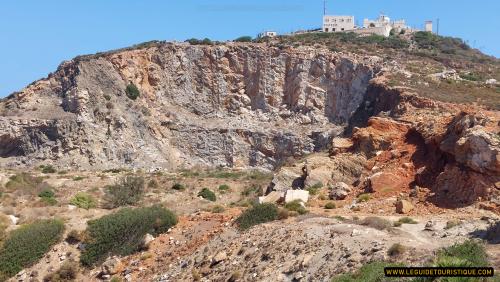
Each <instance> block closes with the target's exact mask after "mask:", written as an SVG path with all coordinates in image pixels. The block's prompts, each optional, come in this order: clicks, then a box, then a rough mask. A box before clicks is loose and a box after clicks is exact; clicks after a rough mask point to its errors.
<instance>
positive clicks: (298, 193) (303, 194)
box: [285, 190, 309, 203]
mask: <svg viewBox="0 0 500 282" xmlns="http://www.w3.org/2000/svg"><path fill="white" fill-rule="evenodd" d="M295 200H300V201H302V202H303V203H307V201H308V200H309V191H306V190H288V191H286V193H285V203H290V202H293V201H295Z"/></svg>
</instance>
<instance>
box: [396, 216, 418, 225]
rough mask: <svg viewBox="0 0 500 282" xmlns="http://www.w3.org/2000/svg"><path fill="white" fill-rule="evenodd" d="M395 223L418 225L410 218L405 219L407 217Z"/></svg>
mask: <svg viewBox="0 0 500 282" xmlns="http://www.w3.org/2000/svg"><path fill="white" fill-rule="evenodd" d="M397 222H399V223H401V224H417V223H418V221H416V220H414V219H413V218H411V217H407V216H405V217H402V218H400V219H399V220H398V221H397Z"/></svg>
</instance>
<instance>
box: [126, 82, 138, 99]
mask: <svg viewBox="0 0 500 282" xmlns="http://www.w3.org/2000/svg"><path fill="white" fill-rule="evenodd" d="M125 93H127V97H129V98H130V99H132V100H135V99H137V98H138V97H139V96H140V95H141V93H140V92H139V88H137V86H135V84H133V83H130V84H129V85H127V88H126V89H125Z"/></svg>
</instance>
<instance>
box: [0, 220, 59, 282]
mask: <svg viewBox="0 0 500 282" xmlns="http://www.w3.org/2000/svg"><path fill="white" fill-rule="evenodd" d="M63 232H64V224H63V222H62V221H59V220H40V221H37V222H34V223H31V224H28V225H24V226H21V227H20V228H18V229H16V230H14V231H12V232H10V233H9V234H8V235H7V238H6V239H5V241H4V242H3V244H2V246H1V247H0V277H2V276H4V277H12V276H14V275H15V274H16V273H18V272H19V271H21V270H22V269H24V268H26V267H30V266H31V265H33V264H34V263H36V262H37V261H38V260H39V259H40V258H42V257H43V255H44V254H45V253H46V252H48V251H49V250H50V249H51V248H52V246H53V245H54V244H56V243H57V242H59V241H60V240H61V238H62V234H63Z"/></svg>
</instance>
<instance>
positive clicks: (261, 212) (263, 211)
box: [236, 204, 278, 230]
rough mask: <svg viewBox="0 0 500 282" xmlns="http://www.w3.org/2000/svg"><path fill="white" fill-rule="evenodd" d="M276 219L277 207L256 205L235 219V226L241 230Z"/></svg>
mask: <svg viewBox="0 0 500 282" xmlns="http://www.w3.org/2000/svg"><path fill="white" fill-rule="evenodd" d="M276 219H278V207H277V206H276V205H274V204H257V205H255V206H253V207H251V208H249V209H247V210H246V211H244V212H243V213H242V214H241V215H240V216H239V217H238V218H237V219H236V224H237V225H238V227H239V228H240V229H241V230H247V229H249V228H250V227H252V226H254V225H257V224H261V223H265V222H270V221H273V220H276Z"/></svg>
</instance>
